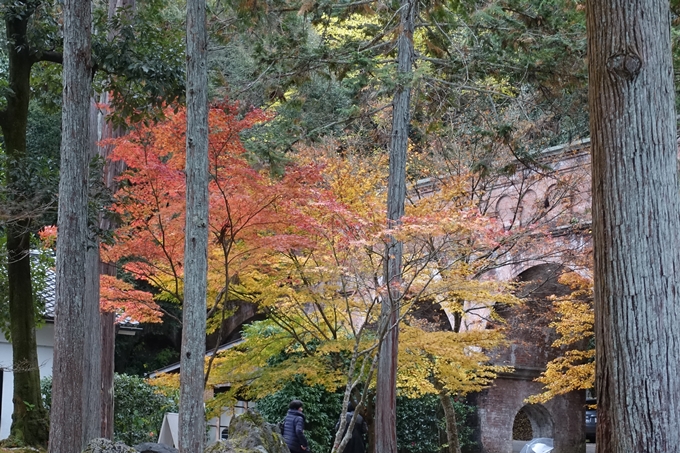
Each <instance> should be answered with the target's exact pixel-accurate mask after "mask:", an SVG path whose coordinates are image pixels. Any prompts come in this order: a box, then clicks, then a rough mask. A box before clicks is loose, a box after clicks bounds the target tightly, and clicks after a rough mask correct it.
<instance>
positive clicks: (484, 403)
mask: <svg viewBox="0 0 680 453" xmlns="http://www.w3.org/2000/svg"><path fill="white" fill-rule="evenodd" d="M589 145H590V143H589V140H583V141H579V142H574V143H570V144H567V145H560V146H555V147H552V148H548V149H546V150H544V151H543V152H542V153H541V157H540V161H539V164H538V165H536V166H535V167H534V168H533V169H531V168H522V169H521V170H518V171H516V172H515V173H514V174H513V175H511V176H508V177H504V178H502V179H500V180H497V181H495V182H494V183H493V184H492V185H491V186H490V188H487V191H486V195H484V197H485V199H484V201H483V205H484V206H485V207H486V211H487V214H490V215H494V216H496V217H497V218H498V219H499V220H500V221H502V222H503V224H504V226H505V227H506V229H508V230H509V231H512V230H513V229H516V228H517V227H521V226H524V225H528V224H532V223H534V224H535V223H537V222H543V223H544V224H545V225H547V226H548V229H549V230H550V236H551V238H552V241H544V240H543V239H542V238H541V237H537V238H536V240H534V241H531V243H530V244H529V245H528V246H526V245H525V247H524V248H519V249H518V250H517V251H513V254H512V255H511V256H510V255H509V256H508V259H507V264H505V265H502V266H500V267H497V268H495V269H493V270H491V271H488V272H487V273H486V274H484V275H483V276H482V278H484V279H495V280H503V281H519V282H526V286H524V290H523V291H524V293H523V294H522V296H525V297H527V301H528V302H527V304H525V305H524V306H523V308H522V310H521V311H520V310H517V311H514V312H511V311H508V312H503V309H500V310H499V311H501V312H502V313H501V314H502V316H503V317H504V318H505V319H506V321H507V323H508V325H509V326H510V328H509V329H507V336H508V339H509V346H507V347H506V348H504V349H503V350H502V351H499V352H498V353H497V354H496V355H495V358H494V362H495V364H499V365H507V366H511V367H513V370H514V371H513V372H511V373H504V374H501V375H500V376H499V377H498V378H497V379H496V380H495V382H494V384H493V385H492V386H491V387H489V388H487V389H486V390H484V391H482V392H480V393H478V394H476V395H471V396H470V400H471V402H472V403H473V404H475V405H476V406H477V411H476V414H475V415H474V416H473V419H474V425H475V426H474V428H475V430H474V432H475V434H474V437H475V441H476V446H475V447H473V448H472V449H471V450H469V451H470V453H512V438H513V423H514V421H515V418H516V416H517V415H518V414H519V413H520V412H521V413H523V415H524V416H526V417H527V418H528V420H529V422H530V423H531V431H532V436H533V437H534V438H536V437H550V438H553V439H554V444H555V449H554V450H553V452H554V453H585V433H584V429H585V426H584V419H585V413H584V411H585V394H584V392H573V393H571V394H567V395H565V396H560V397H556V398H554V399H552V400H551V401H549V402H548V403H546V404H526V403H525V402H524V401H525V399H526V398H527V397H529V396H531V395H535V394H537V393H540V392H541V387H542V386H541V384H539V383H537V382H534V379H535V378H536V377H538V376H539V374H540V373H541V371H542V370H543V369H545V365H546V363H547V362H548V361H549V360H551V359H552V358H554V357H555V350H554V349H553V348H552V347H551V346H550V345H551V344H552V342H553V341H554V339H555V336H554V332H553V331H552V329H550V328H549V326H548V324H549V323H550V321H549V319H548V318H547V317H546V316H541V314H545V313H546V310H547V309H548V306H551V305H552V303H551V302H549V301H548V297H549V296H550V295H563V294H566V293H565V291H566V287H564V286H563V285H561V284H560V283H559V282H557V279H558V277H559V274H560V273H561V272H562V270H563V269H564V267H565V264H564V263H565V262H567V261H568V259H566V256H567V255H574V254H576V255H579V254H582V253H583V252H584V251H585V250H587V248H588V247H589V244H590V235H589V228H590V221H591V216H590V209H591V207H590V205H591V203H590V201H591V200H590V199H591V196H590V186H591V181H590V146H589ZM414 190H415V191H416V192H420V193H419V194H418V195H423V194H426V193H427V192H431V191H432V190H434V188H433V186H432V184H431V183H429V182H427V181H423V182H422V183H420V184H418V185H417V186H416V187H415V188H414ZM425 196H426V195H425ZM466 309H467V315H466V317H465V318H464V319H463V326H462V327H461V328H462V329H485V328H493V325H491V324H490V323H491V321H490V320H489V318H488V317H487V316H486V315H487V314H488V311H487V310H486V309H485V307H481V306H480V307H475V306H470V307H466ZM542 312H543V313H542ZM260 316H261V315H258V314H257V311H256V308H255V307H254V306H251V305H250V304H246V306H243V307H239V310H238V311H237V313H236V315H235V316H234V317H232V319H230V320H229V321H228V325H226V326H225V328H226V329H225V330H227V334H226V335H225V336H224V337H223V338H225V340H226V341H229V340H234V339H236V338H237V337H238V336H239V330H240V327H241V326H242V325H243V324H244V323H247V322H250V321H252V320H253V319H256V318H259V317H260ZM449 321H450V322H451V325H453V318H452V317H451V316H449Z"/></svg>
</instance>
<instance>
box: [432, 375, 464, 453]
mask: <svg viewBox="0 0 680 453" xmlns="http://www.w3.org/2000/svg"><path fill="white" fill-rule="evenodd" d="M434 387H435V388H436V389H437V392H439V401H441V403H442V409H444V418H445V420H446V442H447V443H448V447H447V448H446V452H447V453H460V442H459V440H458V425H457V424H456V410H455V409H454V407H453V402H451V395H449V392H448V391H447V390H446V388H445V387H444V385H443V384H442V383H441V382H439V380H437V379H436V378H435V381H434Z"/></svg>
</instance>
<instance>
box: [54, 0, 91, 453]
mask: <svg viewBox="0 0 680 453" xmlns="http://www.w3.org/2000/svg"><path fill="white" fill-rule="evenodd" d="M91 25H92V19H91V7H90V2H89V1H87V0H66V1H65V3H64V71H63V87H64V90H63V101H62V143H61V167H60V179H59V205H58V208H59V218H58V222H57V227H58V231H59V234H58V236H57V276H56V277H57V278H56V304H57V314H56V320H55V338H54V366H53V381H52V382H53V385H52V408H51V413H50V416H51V422H52V423H51V426H50V443H49V451H50V453H76V452H79V451H81V450H82V447H83V440H84V435H85V432H84V430H83V421H84V419H85V418H86V415H87V414H85V413H83V411H84V409H85V401H86V400H87V398H86V395H85V393H86V392H88V391H89V390H90V385H89V382H87V381H86V379H87V378H88V376H87V375H86V374H85V362H86V361H87V360H88V357H87V356H86V353H87V351H88V350H87V348H86V345H85V337H86V333H85V329H86V327H87V326H88V322H90V321H92V320H91V319H87V318H86V313H92V311H93V310H91V309H90V308H91V307H87V306H86V305H87V303H88V299H87V298H86V295H85V285H86V283H87V281H86V276H85V275H86V269H85V265H86V254H87V240H88V238H87V183H88V171H87V170H88V159H89V151H90V121H89V116H90V115H89V112H90V87H91V75H92V61H91V36H90V29H91ZM89 302H90V303H92V302H91V299H90V300H89ZM97 302H98V301H97ZM98 306H99V305H98V304H97V307H98Z"/></svg>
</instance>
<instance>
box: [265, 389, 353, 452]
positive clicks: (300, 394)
mask: <svg viewBox="0 0 680 453" xmlns="http://www.w3.org/2000/svg"><path fill="white" fill-rule="evenodd" d="M294 399H299V400H300V401H302V402H303V404H304V409H303V410H304V414H305V419H306V424H305V436H306V437H307V440H309V444H310V450H311V451H313V452H322V451H330V449H331V442H332V438H333V435H334V434H335V432H334V428H335V424H336V423H337V421H338V416H339V413H340V407H341V405H342V395H340V394H338V393H330V392H328V391H326V390H325V389H324V388H323V387H322V386H320V385H315V386H308V385H305V384H304V381H303V379H302V378H300V377H297V378H296V379H294V380H293V381H291V382H290V383H288V384H287V385H286V386H285V387H283V388H282V389H281V390H279V391H278V392H276V393H273V394H271V395H269V396H266V397H264V398H262V399H260V400H258V401H257V409H258V410H259V411H260V413H261V414H262V415H263V416H264V418H265V419H266V420H267V421H268V422H269V423H278V422H279V421H281V420H282V419H283V418H284V417H285V416H286V413H287V412H288V404H289V403H290V402H291V401H292V400H294Z"/></svg>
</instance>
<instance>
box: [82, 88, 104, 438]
mask: <svg viewBox="0 0 680 453" xmlns="http://www.w3.org/2000/svg"><path fill="white" fill-rule="evenodd" d="M97 110H98V109H97V106H96V105H95V102H94V99H91V101H90V114H89V121H90V131H91V133H90V145H89V150H90V153H89V156H88V162H89V161H90V160H92V159H94V158H95V157H96V156H97V155H98V153H99V147H98V146H97V134H96V131H97ZM88 170H89V168H88ZM88 175H89V171H88ZM88 233H89V232H88ZM88 236H89V240H88V243H87V256H86V258H85V260H86V261H85V272H86V276H85V282H86V283H85V302H84V304H85V310H86V312H85V313H84V314H83V315H84V316H85V319H87V320H88V321H87V324H86V325H87V328H86V329H85V347H86V348H87V350H86V353H85V354H86V356H87V357H88V360H86V361H85V374H84V376H85V382H86V383H87V384H88V385H89V388H88V389H86V390H85V394H84V401H83V404H84V405H85V407H84V408H83V413H84V414H87V415H88V416H87V417H86V418H85V419H84V420H83V445H85V444H87V442H88V441H89V440H91V439H95V438H97V437H102V432H101V423H94V422H93V421H94V420H101V417H102V398H103V395H102V383H103V381H102V331H101V310H100V305H101V304H100V299H101V298H100V296H99V267H100V266H99V261H100V260H99V238H98V237H96V236H95V235H93V234H91V233H89V234H88Z"/></svg>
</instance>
